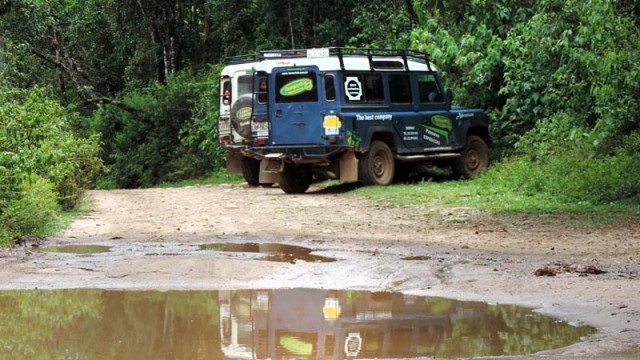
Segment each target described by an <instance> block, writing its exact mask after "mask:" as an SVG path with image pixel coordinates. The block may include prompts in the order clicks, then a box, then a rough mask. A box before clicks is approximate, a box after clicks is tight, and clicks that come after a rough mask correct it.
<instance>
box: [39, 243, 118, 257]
mask: <svg viewBox="0 0 640 360" xmlns="http://www.w3.org/2000/svg"><path fill="white" fill-rule="evenodd" d="M40 251H45V252H55V253H65V254H79V255H88V254H99V253H106V252H110V251H111V247H110V246H102V245H65V246H47V247H45V248H41V249H40Z"/></svg>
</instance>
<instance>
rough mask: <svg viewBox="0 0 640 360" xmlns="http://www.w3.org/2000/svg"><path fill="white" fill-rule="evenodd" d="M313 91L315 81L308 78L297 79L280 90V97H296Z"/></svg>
mask: <svg viewBox="0 0 640 360" xmlns="http://www.w3.org/2000/svg"><path fill="white" fill-rule="evenodd" d="M311 90H313V81H311V79H308V78H302V79H296V80H293V81H291V82H289V83H288V84H287V85H285V86H283V87H282V89H280V95H282V96H295V95H298V94H302V93H303V92H305V91H311Z"/></svg>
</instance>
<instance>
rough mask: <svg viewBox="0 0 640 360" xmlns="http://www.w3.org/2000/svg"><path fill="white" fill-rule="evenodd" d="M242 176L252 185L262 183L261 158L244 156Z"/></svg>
mask: <svg viewBox="0 0 640 360" xmlns="http://www.w3.org/2000/svg"><path fill="white" fill-rule="evenodd" d="M242 177H244V180H245V181H246V182H247V184H249V185H251V186H258V185H260V160H256V159H252V158H250V157H246V156H243V157H242Z"/></svg>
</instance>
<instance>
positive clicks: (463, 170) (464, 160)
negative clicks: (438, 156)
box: [452, 135, 489, 179]
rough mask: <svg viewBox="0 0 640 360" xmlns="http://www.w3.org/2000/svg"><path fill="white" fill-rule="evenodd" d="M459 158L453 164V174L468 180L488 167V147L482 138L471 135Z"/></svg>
mask: <svg viewBox="0 0 640 360" xmlns="http://www.w3.org/2000/svg"><path fill="white" fill-rule="evenodd" d="M460 155H461V157H460V158H459V159H456V160H455V161H454V162H453V166H452V168H453V173H454V174H456V176H458V177H461V178H465V179H469V178H472V177H475V176H478V175H480V174H482V173H483V172H484V171H485V170H487V168H488V167H489V147H488V146H487V143H485V142H484V140H482V138H480V137H478V136H475V135H471V136H469V137H468V138H467V144H466V145H465V147H464V149H462V152H461V153H460Z"/></svg>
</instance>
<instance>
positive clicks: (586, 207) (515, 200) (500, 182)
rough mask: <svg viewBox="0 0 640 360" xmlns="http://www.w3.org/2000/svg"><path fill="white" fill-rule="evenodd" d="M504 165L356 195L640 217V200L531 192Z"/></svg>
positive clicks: (395, 201)
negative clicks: (573, 198)
mask: <svg viewBox="0 0 640 360" xmlns="http://www.w3.org/2000/svg"><path fill="white" fill-rule="evenodd" d="M502 171H503V169H502V168H501V165H497V166H496V168H493V169H491V170H490V171H489V172H488V173H486V174H485V175H483V176H481V177H479V178H476V179H472V180H457V179H455V178H453V177H449V178H446V177H442V176H441V175H438V176H436V177H435V178H429V177H428V176H427V177H426V178H425V179H424V180H422V181H420V182H417V183H411V184H395V185H391V186H368V187H362V188H359V189H357V190H356V191H355V192H354V193H355V194H357V195H360V196H364V197H366V198H369V199H371V200H373V201H376V202H378V203H384V204H390V205H398V206H401V205H425V206H443V205H445V206H449V207H472V208H477V209H480V210H482V211H484V212H488V213H532V214H550V213H594V214H599V215H602V216H600V217H597V219H599V220H598V221H600V220H601V221H604V222H607V221H610V220H615V219H617V218H622V217H625V216H628V215H634V216H637V215H640V206H639V204H638V199H633V198H632V199H627V200H622V201H614V202H609V203H596V204H594V203H591V202H588V201H569V200H567V199H566V198H561V197H558V196H553V195H551V194H549V193H548V192H544V191H540V192H535V191H530V190H531V189H529V188H522V187H520V186H519V183H518V180H517V179H506V178H504V177H503V174H502Z"/></svg>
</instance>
